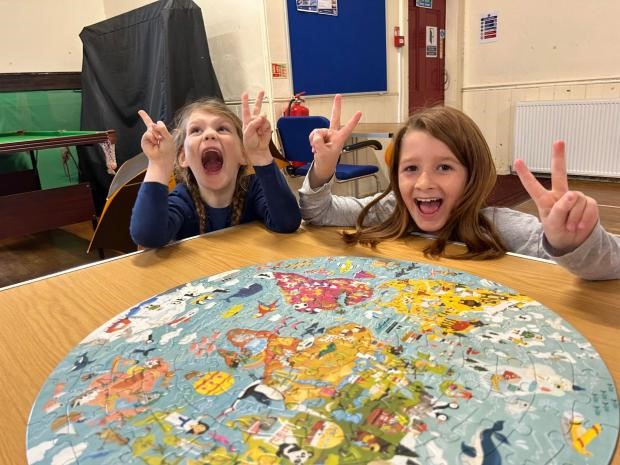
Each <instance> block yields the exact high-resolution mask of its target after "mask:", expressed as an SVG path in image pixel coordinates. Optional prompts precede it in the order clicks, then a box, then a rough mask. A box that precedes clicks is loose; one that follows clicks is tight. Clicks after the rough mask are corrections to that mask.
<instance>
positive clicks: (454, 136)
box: [342, 106, 506, 259]
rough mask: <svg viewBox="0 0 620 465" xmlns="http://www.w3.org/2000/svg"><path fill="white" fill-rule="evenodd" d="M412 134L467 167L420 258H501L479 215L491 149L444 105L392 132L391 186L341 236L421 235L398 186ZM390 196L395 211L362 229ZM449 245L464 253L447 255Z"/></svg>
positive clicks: (491, 167) (374, 239)
mask: <svg viewBox="0 0 620 465" xmlns="http://www.w3.org/2000/svg"><path fill="white" fill-rule="evenodd" d="M411 131H424V132H426V133H428V134H429V135H431V136H432V137H434V138H436V139H438V140H440V141H441V142H443V143H444V144H446V146H448V148H449V149H450V151H451V152H452V153H453V154H454V155H455V156H456V158H457V159H458V160H459V162H460V163H461V164H462V165H463V166H464V167H465V168H466V169H467V182H466V185H465V190H464V192H463V195H462V198H461V201H460V202H459V203H458V204H457V205H456V207H455V208H454V211H453V212H452V214H451V215H450V217H449V219H448V221H447V222H446V224H445V226H444V227H443V228H442V230H441V231H440V232H439V233H438V234H437V239H436V240H435V241H433V243H432V244H431V245H429V246H428V247H426V248H425V249H424V254H425V255H430V256H433V257H437V256H444V257H448V258H458V259H468V258H473V259H488V258H496V257H498V256H501V255H503V254H504V253H505V252H506V247H505V246H504V244H503V243H502V241H501V239H500V237H499V235H498V233H497V231H496V229H495V227H494V226H493V224H492V223H491V222H490V221H489V220H487V218H486V217H485V216H484V215H483V214H482V212H481V210H482V208H483V207H484V206H485V205H486V200H487V198H488V196H489V194H490V193H491V191H492V190H493V187H494V185H495V181H496V178H497V174H496V172H495V164H494V163H493V158H492V157H491V151H490V149H489V146H488V144H487V142H486V140H485V139H484V136H483V135H482V132H481V131H480V129H479V128H478V126H477V125H476V123H475V122H474V121H473V120H472V119H471V118H470V117H469V116H467V115H466V114H465V113H463V112H461V111H459V110H457V109H455V108H450V107H446V106H435V107H431V108H425V109H421V110H418V111H417V112H415V113H414V114H413V115H411V116H410V117H409V119H408V121H407V122H406V123H405V125H404V126H403V127H402V128H401V129H400V130H399V131H398V132H397V133H396V134H395V136H394V155H393V157H392V163H391V165H390V167H389V172H390V183H389V185H388V187H387V189H386V190H385V191H384V192H383V193H382V194H381V195H380V196H378V197H377V198H376V199H374V200H373V201H372V202H371V203H369V204H368V205H367V206H366V207H364V209H363V210H362V212H361V213H360V215H359V217H358V219H357V223H356V230H355V232H343V233H342V236H343V239H344V240H345V242H348V243H357V242H359V243H362V244H367V245H371V246H374V245H376V244H378V243H379V242H381V241H383V240H387V239H393V238H397V237H402V236H405V235H407V234H409V233H410V232H412V231H417V232H420V229H419V228H418V226H417V225H416V224H415V222H414V221H413V219H412V217H411V215H410V213H409V211H408V210H407V207H406V205H405V202H404V201H403V198H402V196H401V194H400V188H399V185H398V165H399V162H400V156H401V150H402V144H403V139H404V137H405V136H406V135H407V134H408V133H410V132H411ZM390 192H393V193H394V196H395V197H396V206H395V208H394V212H393V213H392V214H391V215H390V216H389V217H388V219H387V220H386V221H385V222H384V223H382V224H378V225H374V226H363V224H364V220H365V218H366V216H367V215H368V212H369V211H370V210H371V209H372V207H373V206H374V205H375V204H377V203H378V202H379V201H380V200H381V199H383V198H384V197H385V196H387V195H388V194H389V193H390ZM448 241H459V242H463V243H465V245H466V246H467V250H466V251H465V252H463V253H457V254H451V253H447V252H446V245H447V243H448Z"/></svg>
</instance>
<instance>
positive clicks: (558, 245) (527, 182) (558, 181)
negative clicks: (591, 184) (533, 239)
mask: <svg viewBox="0 0 620 465" xmlns="http://www.w3.org/2000/svg"><path fill="white" fill-rule="evenodd" d="M514 168H515V170H516V171H517V175H518V176H519V179H520V180H521V183H522V184H523V187H525V190H526V191H527V192H528V194H530V197H532V200H533V201H534V203H535V204H536V207H537V208H538V215H539V217H540V221H541V223H542V226H543V231H544V232H545V236H546V238H547V241H549V244H550V245H551V246H552V247H553V248H554V249H556V251H557V252H558V253H559V254H560V255H564V254H566V253H569V252H571V251H573V250H575V249H576V248H577V247H579V246H580V245H581V244H583V242H584V241H585V240H586V239H587V238H588V236H589V235H590V233H591V232H592V230H593V229H594V226H596V224H597V222H598V218H599V214H598V205H597V204H596V200H594V199H593V198H591V197H588V196H586V195H585V194H584V193H583V192H578V191H570V190H568V177H567V174H566V160H565V147H564V141H556V142H554V143H553V155H552V158H551V190H547V189H545V188H544V187H543V186H542V185H541V184H540V183H539V182H538V181H537V180H536V178H535V177H534V175H533V174H532V173H531V172H530V170H529V169H528V168H527V166H526V165H525V163H524V162H523V160H515V164H514Z"/></svg>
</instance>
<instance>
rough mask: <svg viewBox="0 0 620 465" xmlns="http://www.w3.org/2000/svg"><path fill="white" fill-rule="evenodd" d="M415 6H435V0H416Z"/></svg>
mask: <svg viewBox="0 0 620 465" xmlns="http://www.w3.org/2000/svg"><path fill="white" fill-rule="evenodd" d="M415 6H419V7H420V8H433V0H415Z"/></svg>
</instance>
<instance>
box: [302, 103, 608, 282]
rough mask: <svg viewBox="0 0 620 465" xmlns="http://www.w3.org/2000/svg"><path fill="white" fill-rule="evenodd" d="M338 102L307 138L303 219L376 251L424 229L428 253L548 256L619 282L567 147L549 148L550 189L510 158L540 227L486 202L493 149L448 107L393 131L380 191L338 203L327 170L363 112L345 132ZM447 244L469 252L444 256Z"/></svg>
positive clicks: (528, 217)
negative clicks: (571, 181)
mask: <svg viewBox="0 0 620 465" xmlns="http://www.w3.org/2000/svg"><path fill="white" fill-rule="evenodd" d="M340 106H341V97H340V96H336V97H335V98H334V106H333V109H332V120H331V125H330V128H327V129H318V130H315V131H314V132H313V134H311V136H310V139H311V140H310V143H311V145H312V147H313V151H314V162H313V166H312V167H311V169H310V171H309V172H308V175H307V176H306V179H305V180H304V184H303V186H302V188H301V189H300V190H299V194H300V206H301V211H302V216H303V218H304V220H306V221H307V222H309V223H313V224H320V225H330V226H355V231H345V232H343V233H342V235H343V239H344V240H345V241H346V242H348V243H353V244H354V243H362V244H367V245H371V246H374V245H376V244H378V243H379V242H381V241H384V240H388V239H393V238H398V237H403V236H405V235H408V234H411V233H425V234H430V235H432V236H433V237H434V238H435V241H433V242H432V243H431V244H430V245H429V246H428V247H427V248H426V249H425V253H426V254H427V255H430V256H436V257H437V256H445V257H449V258H458V259H487V258H494V257H498V256H501V255H502V254H504V253H505V252H507V251H510V252H516V253H520V254H524V255H530V256H535V257H540V258H547V259H551V260H554V261H555V262H557V263H558V264H560V265H562V266H564V267H566V268H567V269H568V270H570V271H571V272H573V273H575V274H577V275H578V276H581V277H582V278H585V279H620V238H618V236H614V235H612V234H610V233H608V232H606V231H605V230H604V229H603V227H602V226H601V225H600V223H599V220H598V218H599V215H598V206H597V204H596V201H595V200H594V199H592V198H590V197H587V196H586V195H584V194H583V193H581V192H577V191H570V190H569V189H568V180H567V176H566V167H565V160H564V143H563V142H561V141H558V142H556V143H555V144H554V145H553V157H552V188H551V190H546V189H545V188H544V187H543V186H542V185H540V183H539V182H538V181H537V180H536V178H534V176H533V175H532V174H531V173H530V171H529V170H528V169H527V167H526V166H525V164H524V163H523V161H520V160H518V161H516V162H515V166H514V167H515V169H516V171H517V174H518V175H519V178H520V180H521V182H522V183H523V185H524V187H525V189H526V190H527V191H528V193H529V194H530V196H531V197H532V199H533V200H534V202H535V203H536V205H537V207H538V210H539V216H540V218H541V220H540V221H539V219H538V218H536V217H535V216H532V215H528V214H525V213H521V212H518V211H515V210H511V209H508V208H497V207H488V206H486V199H487V197H488V196H489V194H490V193H491V190H492V189H493V186H494V185H495V180H496V172H495V165H494V162H493V158H492V156H491V151H490V149H489V146H488V144H487V143H486V141H485V139H484V137H483V135H482V132H481V131H480V129H479V128H478V126H477V125H476V123H475V122H474V121H473V120H472V119H471V118H469V117H468V116H467V115H466V114H465V113H463V112H461V111H459V110H457V109H454V108H450V107H446V106H437V107H432V108H426V109H422V110H420V111H418V112H416V113H415V114H413V115H412V116H411V117H410V118H409V119H408V121H407V122H406V123H405V124H404V125H403V127H402V128H401V129H400V130H399V131H398V132H397V133H396V134H395V136H394V155H393V159H392V163H391V166H390V167H389V173H390V183H389V185H388V187H387V188H386V190H385V191H384V192H383V193H380V194H377V195H376V196H373V197H366V198H362V199H357V198H353V197H342V196H336V195H332V193H331V186H332V184H333V173H334V170H335V166H336V163H337V161H338V156H339V155H340V152H341V150H342V146H343V145H344V143H345V141H346V140H347V138H348V137H349V136H350V135H351V133H352V131H353V128H354V127H355V125H356V124H357V123H358V122H359V119H360V118H361V113H359V112H357V113H356V114H355V115H353V117H352V118H351V119H350V120H349V122H348V123H347V124H346V125H344V126H343V127H342V128H341V127H340ZM450 241H454V242H461V243H464V245H465V248H464V249H462V250H461V251H459V252H452V251H448V250H447V249H446V245H447V243H448V242H450ZM451 250H452V249H451Z"/></svg>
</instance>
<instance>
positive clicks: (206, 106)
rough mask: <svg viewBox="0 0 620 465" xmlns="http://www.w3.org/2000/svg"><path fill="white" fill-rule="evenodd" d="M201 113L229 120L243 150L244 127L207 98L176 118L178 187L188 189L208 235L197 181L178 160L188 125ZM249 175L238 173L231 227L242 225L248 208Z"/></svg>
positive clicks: (243, 171)
mask: <svg viewBox="0 0 620 465" xmlns="http://www.w3.org/2000/svg"><path fill="white" fill-rule="evenodd" d="M196 111H201V112H205V113H211V114H214V115H217V116H222V117H225V118H227V119H228V120H230V122H231V123H232V124H233V126H234V128H235V133H236V134H237V136H238V137H239V140H240V141H241V147H242V150H243V124H242V123H241V120H240V119H239V117H238V116H237V115H236V114H235V113H233V112H232V110H231V109H230V108H228V106H226V104H225V103H224V102H222V101H221V100H219V99H216V98H212V97H204V98H201V99H198V100H196V101H194V102H191V103H188V104H187V105H185V106H184V107H182V108H181V109H180V110H179V111H178V112H177V113H176V116H175V118H174V127H175V131H174V142H175V145H176V150H177V158H176V163H175V180H176V182H177V183H182V184H185V185H186V186H187V189H188V190H189V193H190V195H191V196H192V200H193V201H194V206H195V207H196V214H197V215H198V225H199V228H200V234H202V233H204V232H205V231H206V225H207V219H208V218H207V210H206V208H205V204H204V201H203V200H202V197H201V196H200V189H199V187H198V183H197V182H196V178H195V176H194V173H192V170H190V169H189V168H184V167H182V166H181V165H180V164H179V156H180V154H181V152H182V150H183V144H184V143H185V135H186V132H187V121H188V120H189V117H190V116H191V115H192V113H194V112H196ZM250 176H251V175H250V173H249V172H248V169H247V167H246V165H242V166H241V167H240V168H239V172H238V173H237V180H236V182H235V190H234V193H233V198H232V215H231V220H230V223H231V225H235V224H239V222H240V221H241V214H242V213H243V207H244V204H245V196H246V192H247V186H248V184H249V180H250Z"/></svg>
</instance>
